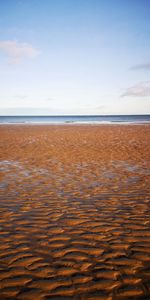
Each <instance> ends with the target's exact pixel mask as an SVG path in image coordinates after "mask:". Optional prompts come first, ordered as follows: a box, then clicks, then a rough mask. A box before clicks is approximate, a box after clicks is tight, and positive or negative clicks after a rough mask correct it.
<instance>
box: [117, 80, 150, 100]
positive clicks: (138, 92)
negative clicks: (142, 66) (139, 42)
mask: <svg viewBox="0 0 150 300" xmlns="http://www.w3.org/2000/svg"><path fill="white" fill-rule="evenodd" d="M127 96H133V97H147V96H150V81H144V82H140V83H138V84H136V85H134V86H132V87H129V88H127V89H126V90H125V92H124V93H123V94H122V95H121V97H127Z"/></svg>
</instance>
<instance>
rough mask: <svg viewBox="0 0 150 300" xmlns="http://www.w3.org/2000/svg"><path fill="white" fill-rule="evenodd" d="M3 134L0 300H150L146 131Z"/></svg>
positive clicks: (23, 130) (52, 129)
mask: <svg viewBox="0 0 150 300" xmlns="http://www.w3.org/2000/svg"><path fill="white" fill-rule="evenodd" d="M0 135H1V141H3V142H2V146H1V157H2V160H1V163H0V168H1V174H2V180H1V192H0V195H1V202H0V235H1V245H0V290H1V292H0V294H1V298H0V299H11V300H13V299H20V300H22V299H27V300H28V299H29V300H30V299H36V300H42V299H44V300H47V299H54V300H55V299H65V300H67V299H75V300H76V299H83V300H86V299H91V300H92V299H93V300H94V299H95V300H96V299H103V300H105V299H107V300H108V299H113V300H118V299H119V300H122V299H142V300H143V299H147V300H148V299H150V192H149V183H150V182H149V175H150V173H149V165H148V161H149V154H150V153H149V146H150V142H149V141H150V131H149V125H138V126H131V125H129V126H123V125H122V126H119V125H113V126H111V125H104V126H102V125H101V126H89V125H82V126H79V125H74V126H73V125H66V126H56V125H55V126H52V125H51V126H47V125H41V126H40V125H38V126H36V125H34V126H32V125H30V126H28V125H24V126H19V125H13V126H11V125H7V126H5V125H2V126H1V127H0Z"/></svg>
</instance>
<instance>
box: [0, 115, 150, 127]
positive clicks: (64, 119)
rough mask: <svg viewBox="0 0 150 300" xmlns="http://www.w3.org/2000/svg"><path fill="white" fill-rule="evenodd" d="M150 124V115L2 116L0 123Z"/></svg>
mask: <svg viewBox="0 0 150 300" xmlns="http://www.w3.org/2000/svg"><path fill="white" fill-rule="evenodd" d="M118 123H119V124H141V123H142V124H143V123H144V124H147V123H149V124H150V115H61V116H60V115H59V116H0V124H60V125H61V124H118Z"/></svg>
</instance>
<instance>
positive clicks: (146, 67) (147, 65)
mask: <svg viewBox="0 0 150 300" xmlns="http://www.w3.org/2000/svg"><path fill="white" fill-rule="evenodd" d="M130 70H133V71H134V70H135V71H136V70H145V71H146V70H147V71H150V62H147V63H145V64H137V65H134V66H132V67H131V68H130Z"/></svg>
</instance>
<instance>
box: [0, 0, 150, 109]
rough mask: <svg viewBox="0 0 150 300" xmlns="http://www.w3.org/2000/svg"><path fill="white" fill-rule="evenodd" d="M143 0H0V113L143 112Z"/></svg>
mask: <svg viewBox="0 0 150 300" xmlns="http://www.w3.org/2000/svg"><path fill="white" fill-rule="evenodd" d="M149 15H150V1H149V0H132V1H131V0H126V1H120V0H5V1H4V0H0V114H146V113H150V18H149Z"/></svg>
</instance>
